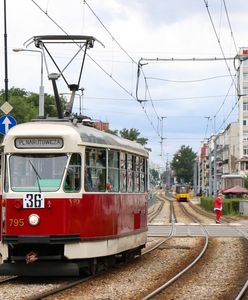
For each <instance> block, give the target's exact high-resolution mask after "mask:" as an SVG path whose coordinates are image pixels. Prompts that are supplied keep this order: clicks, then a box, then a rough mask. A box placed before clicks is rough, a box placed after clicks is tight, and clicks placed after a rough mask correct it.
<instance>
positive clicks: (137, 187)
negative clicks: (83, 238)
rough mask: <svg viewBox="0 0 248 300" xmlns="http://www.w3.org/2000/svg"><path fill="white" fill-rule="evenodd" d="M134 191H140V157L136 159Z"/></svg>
mask: <svg viewBox="0 0 248 300" xmlns="http://www.w3.org/2000/svg"><path fill="white" fill-rule="evenodd" d="M134 191H135V192H136V193H138V192H139V191H140V172H139V157H138V156H136V157H134Z"/></svg>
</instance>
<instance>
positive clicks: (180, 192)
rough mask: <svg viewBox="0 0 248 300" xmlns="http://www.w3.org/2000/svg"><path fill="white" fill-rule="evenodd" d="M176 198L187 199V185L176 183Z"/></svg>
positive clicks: (178, 199) (179, 199)
mask: <svg viewBox="0 0 248 300" xmlns="http://www.w3.org/2000/svg"><path fill="white" fill-rule="evenodd" d="M176 200H177V201H188V200H189V186H188V185H183V184H178V185H176Z"/></svg>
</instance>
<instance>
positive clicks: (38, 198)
mask: <svg viewBox="0 0 248 300" xmlns="http://www.w3.org/2000/svg"><path fill="white" fill-rule="evenodd" d="M44 207H45V199H44V194H43V193H26V194H25V195H24V197H23V208H44Z"/></svg>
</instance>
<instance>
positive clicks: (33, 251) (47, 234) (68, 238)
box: [0, 120, 148, 276]
mask: <svg viewBox="0 0 248 300" xmlns="http://www.w3.org/2000/svg"><path fill="white" fill-rule="evenodd" d="M2 151H3V152H2V170H1V171H2V190H3V191H2V205H1V243H0V253H1V256H2V261H1V264H0V274H17V275H22V276H29V275H31V276H40V275H45V276H53V275H78V274H79V272H80V268H81V267H84V266H85V265H89V266H90V268H91V270H94V267H95V266H96V265H97V264H98V262H99V261H103V262H105V260H106V261H107V260H108V259H110V258H111V259H112V258H113V257H114V256H115V255H118V256H119V257H125V255H137V254H140V251H141V249H142V248H143V247H144V245H145V243H146V235H147V159H148V153H147V151H146V150H145V149H144V147H142V146H141V145H140V144H137V143H134V142H131V141H129V140H125V139H122V138H120V137H117V136H114V135H111V134H108V133H105V132H101V131H99V130H97V129H95V128H92V127H88V126H84V125H82V124H79V123H74V122H70V121H68V120H67V121H66V120H50V121H49V120H40V121H34V122H30V123H25V124H20V125H17V126H15V127H13V128H12V129H10V130H9V132H8V133H7V134H6V136H5V138H4V140H3V144H2Z"/></svg>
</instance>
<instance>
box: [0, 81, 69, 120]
mask: <svg viewBox="0 0 248 300" xmlns="http://www.w3.org/2000/svg"><path fill="white" fill-rule="evenodd" d="M3 101H4V90H1V91H0V106H1V105H2V104H3ZM9 103H10V104H11V105H12V106H13V110H12V111H11V112H10V115H11V116H13V117H14V118H15V119H16V121H17V124H20V123H25V122H28V121H30V120H32V119H34V118H37V116H38V111H39V95H38V94H36V93H31V92H27V91H26V90H25V89H20V88H15V87H12V88H11V89H9ZM64 104H65V100H64V99H62V105H64ZM44 111H45V116H49V117H56V116H57V108H56V105H55V99H54V97H53V96H51V95H48V94H45V105H44Z"/></svg>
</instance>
